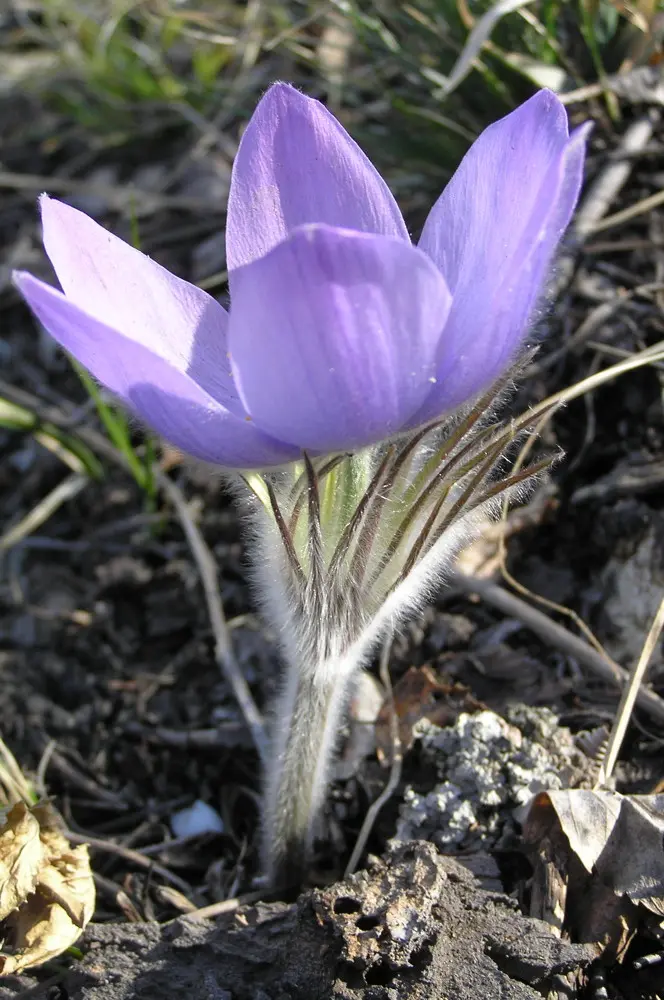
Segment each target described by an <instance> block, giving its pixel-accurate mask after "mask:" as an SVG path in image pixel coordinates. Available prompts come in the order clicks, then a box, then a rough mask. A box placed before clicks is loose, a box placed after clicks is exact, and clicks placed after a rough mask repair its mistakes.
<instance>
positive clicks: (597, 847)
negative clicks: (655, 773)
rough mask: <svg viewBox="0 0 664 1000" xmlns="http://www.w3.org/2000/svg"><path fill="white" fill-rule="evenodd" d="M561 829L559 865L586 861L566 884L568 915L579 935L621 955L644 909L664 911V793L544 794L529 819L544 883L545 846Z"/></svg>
mask: <svg viewBox="0 0 664 1000" xmlns="http://www.w3.org/2000/svg"><path fill="white" fill-rule="evenodd" d="M556 831H557V836H558V837H562V836H563V835H564V837H565V838H566V841H567V852H568V853H567V857H566V858H565V856H564V844H563V843H562V842H559V845H558V848H557V867H558V869H559V870H560V871H561V872H562V873H563V874H564V873H565V872H566V871H567V870H573V862H574V863H576V864H577V865H579V864H580V865H581V866H582V868H580V867H579V869H578V875H577V876H576V877H575V878H574V879H573V880H572V883H571V884H570V886H569V887H568V892H567V896H568V907H567V916H568V917H570V916H571V919H572V920H573V922H574V923H575V924H576V927H577V933H578V934H579V936H580V940H582V941H595V942H597V943H598V944H600V945H601V947H602V949H603V950H609V951H611V952H612V953H613V954H614V955H615V956H616V958H618V960H621V957H622V956H624V954H625V952H626V950H627V947H628V946H629V942H630V940H631V938H632V937H633V935H634V934H635V933H636V930H637V928H638V925H639V923H640V920H641V919H642V917H643V916H644V914H643V910H647V911H650V912H651V913H655V914H657V915H658V916H661V915H662V914H664V853H663V852H662V838H663V836H664V795H631V796H628V795H620V794H619V793H617V792H611V791H606V790H596V791H586V790H583V789H567V790H563V791H552V792H541V793H540V794H539V795H538V796H536V798H535V799H534V800H533V802H532V804H531V807H530V811H529V814H528V817H527V820H526V822H525V824H524V836H525V839H526V841H527V842H528V843H529V845H530V847H531V849H532V852H533V855H534V862H535V866H536V877H537V878H539V879H540V881H541V880H544V882H546V874H547V872H546V870H545V869H546V865H547V864H548V863H549V862H550V861H551V850H550V849H549V848H548V847H547V844H549V843H552V842H553V841H554V840H555V839H556ZM561 844H562V850H561ZM639 908H642V909H641V916H640V915H639Z"/></svg>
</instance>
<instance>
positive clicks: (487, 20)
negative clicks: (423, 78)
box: [444, 0, 533, 97]
mask: <svg viewBox="0 0 664 1000" xmlns="http://www.w3.org/2000/svg"><path fill="white" fill-rule="evenodd" d="M532 2H533V0H498V3H496V4H494V6H493V7H490V8H489V10H488V11H487V12H486V14H483V15H482V17H481V18H480V19H479V21H478V22H477V24H476V25H475V27H474V28H473V30H472V31H471V33H470V35H469V36H468V39H467V41H466V44H465V46H464V48H463V51H462V53H461V55H460V56H459V58H458V60H457V62H456V64H455V65H454V67H453V68H452V72H451V73H450V75H449V77H448V79H447V82H446V84H445V88H444V89H445V97H448V96H449V95H450V94H451V93H452V91H453V90H456V88H457V87H458V86H459V84H460V83H461V82H462V81H463V80H465V78H466V77H467V76H468V74H469V73H470V71H471V70H472V68H473V64H474V62H475V60H476V59H477V57H478V56H479V54H480V52H481V51H482V48H483V46H484V44H485V43H486V42H487V41H488V39H489V37H490V36H491V32H492V31H493V29H494V28H495V26H496V24H497V23H498V22H499V21H500V20H501V18H503V17H505V15H506V14H509V13H511V12H512V11H513V10H518V9H519V7H525V6H526V4H529V3H532Z"/></svg>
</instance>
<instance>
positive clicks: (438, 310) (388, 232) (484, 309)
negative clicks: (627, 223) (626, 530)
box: [15, 84, 587, 468]
mask: <svg viewBox="0 0 664 1000" xmlns="http://www.w3.org/2000/svg"><path fill="white" fill-rule="evenodd" d="M586 135H587V130H586V128H585V127H584V128H581V129H578V130H577V131H576V132H574V133H573V134H572V135H571V136H570V135H569V134H568V128H567V115H566V113H565V109H564V108H563V106H562V104H561V103H560V101H559V100H558V99H557V98H556V97H555V95H554V94H552V93H550V92H549V91H541V92H540V93H538V94H536V95H535V96H534V97H533V98H531V99H530V100H529V101H527V102H526V103H525V104H523V105H522V106H521V107H520V108H517V110H516V111H514V112H512V114H510V115H508V116H507V117H506V118H503V119H502V120H501V121H499V122H497V123H496V124H494V125H492V126H490V127H489V128H488V129H486V131H485V132H483V134H482V135H481V136H480V137H479V139H478V140H477V141H476V142H475V144H474V145H473V146H472V148H471V149H470V151H469V152H468V154H467V155H466V157H465V158H464V160H463V162H462V163H461V166H460V167H459V169H458V170H457V172H456V174H455V175H454V177H453V178H452V180H451V181H450V183H449V184H448V186H447V187H446V189H445V190H444V192H443V194H442V195H441V196H440V198H439V199H438V201H437V202H436V204H435V205H434V207H433V209H432V210H431V213H430V214H429V217H428V219H427V221H426V224H425V226H424V231H423V233H422V237H421V239H420V242H419V245H418V246H413V244H412V243H411V240H410V237H409V235H408V231H407V229H406V226H405V223H404V221H403V218H402V216H401V213H400V211H399V208H398V207H397V204H396V202H395V200H394V198H393V197H392V195H391V194H390V191H389V190H388V188H387V186H386V184H385V182H384V181H383V179H382V178H381V177H380V175H379V174H378V172H377V171H376V170H375V168H374V167H373V166H372V164H371V163H370V162H369V160H368V159H367V157H366V156H365V155H364V153H362V151H361V150H360V148H359V147H358V146H357V145H356V143H355V142H354V141H353V140H352V139H351V138H350V136H349V135H348V134H347V133H346V131H345V130H344V129H343V128H342V126H341V125H340V124H339V122H338V121H337V120H336V119H335V118H334V117H333V116H332V115H331V114H330V113H329V112H328V111H326V109H325V108H324V107H323V106H322V105H321V104H319V103H318V102H317V101H314V100H311V99H309V98H307V97H304V96H303V95H302V94H300V93H299V92H298V91H297V90H295V89H294V88H293V87H290V86H287V85H286V84H275V85H274V86H273V87H271V88H270V90H268V92H267V93H266V95H265V96H264V97H263V99H262V100H261V101H260V103H259V105H258V107H257V109H256V111H255V112H254V115H253V117H252V118H251V120H250V122H249V124H248V126H247V129H246V131H245V133H244V136H243V138H242V142H241V143H240V148H239V151H238V154H237V158H236V160H235V164H234V167H233V177H232V183H231V191H230V196H229V203H228V223H227V230H226V249H227V257H228V267H229V284H230V297H231V310H230V314H229V313H227V312H226V310H225V309H223V308H222V306H221V305H219V303H218V302H216V301H215V300H214V299H213V298H211V297H210V296H209V295H208V294H206V293H205V292H203V291H201V290H200V289H199V288H196V287H195V286H194V285H191V284H189V283H188V282H186V281H183V280H181V279H180V278H176V277H175V276H173V275H172V274H170V273H169V272H168V271H166V270H165V269H164V268H163V267H160V265H158V264H156V263H155V262H154V261H152V260H150V258H149V257H146V256H145V255H144V254H141V253H139V252H138V251H137V250H134V249H132V248H131V247H130V246H128V245H127V244H125V243H123V242H122V241H121V240H119V239H117V238H116V237H115V236H112V235H111V234H110V233H108V232H107V231H106V230H104V229H102V228H101V227H100V226H98V225H97V224H96V223H95V222H93V221H92V220H91V219H89V218H88V217H87V216H85V215H83V214H82V213H81V212H78V211H76V210H75V209H73V208H70V207H68V206H67V205H64V204H62V203H61V202H58V201H54V200H52V199H50V198H48V197H46V196H44V197H43V198H42V202H41V207H42V220H43V227H44V245H45V248H46V252H47V253H48V255H49V257H50V259H51V262H52V263H53V266H54V268H55V271H56V273H57V276H58V279H59V281H60V284H61V286H62V292H60V291H58V290H56V289H55V288H52V287H51V286H49V285H46V284H44V283H43V282H41V281H38V280H37V279H36V278H34V277H32V276H31V275H29V274H26V273H24V272H20V273H17V274H16V276H15V280H16V283H17V285H18V287H19V288H20V290H21V291H22V293H23V295H24V296H25V298H26V299H27V301H28V303H29V304H30V306H31V307H32V309H33V310H34V312H35V313H36V315H37V316H38V318H39V319H40V320H41V322H42V323H43V325H44V326H45V327H46V329H47V330H48V331H49V332H50V333H51V334H52V336H53V337H55V339H56V340H57V341H58V342H59V343H60V344H61V345H62V346H63V347H64V348H65V349H66V350H67V351H69V352H70V353H71V354H73V355H74V357H76V358H77V359H78V360H79V361H80V362H81V363H82V364H83V365H85V366H86V367H87V368H88V369H89V370H90V371H91V372H92V374H93V375H94V376H95V377H96V378H97V379H98V380H99V381H100V382H101V383H102V384H103V385H105V386H106V387H107V388H108V389H110V390H111V391H112V392H113V393H115V394H116V395H117V396H118V397H120V399H122V400H123V401H124V402H125V403H126V404H127V405H128V406H129V407H130V408H131V409H132V410H133V411H134V412H136V413H137V414H139V415H140V416H141V417H142V418H143V419H144V420H145V421H146V423H148V424H150V425H151V426H152V427H153V428H155V430H157V431H158V432H159V433H160V434H162V435H163V436H164V437H166V438H168V439H169V440H170V441H172V442H173V443H174V444H175V445H177V446H179V447H180V448H182V449H183V450H184V451H186V452H189V453H191V454H192V455H195V456H197V457H199V458H202V459H204V460H206V461H210V462H214V463H218V464H220V465H225V466H231V467H238V468H251V467H253V468H259V467H264V466H270V465H276V464H280V463H283V462H287V461H290V460H292V459H295V458H297V457H298V456H299V455H300V454H301V453H302V450H303V449H307V450H309V451H311V452H312V453H324V452H331V451H342V450H350V449H355V448H358V447H361V446H363V445H368V444H372V443H375V442H377V441H380V440H382V439H384V438H388V437H391V436H393V435H395V434H397V433H398V432H400V431H402V430H404V429H406V428H410V427H414V426H417V425H418V424H420V423H423V422H425V421H427V420H430V419H432V418H434V417H436V416H438V415H440V414H442V413H444V412H446V411H449V410H452V409H453V408H454V407H456V406H458V405H459V404H461V403H463V402H464V401H466V400H468V399H470V398H472V397H473V396H475V395H476V394H477V393H478V392H480V391H481V390H483V389H486V388H487V386H488V385H490V383H491V382H492V381H493V380H494V379H495V378H496V377H497V376H498V375H499V374H500V373H501V372H502V371H503V370H504V369H505V367H506V366H507V365H508V364H509V363H510V361H512V359H513V358H514V357H515V355H516V354H517V353H518V350H519V348H520V346H521V344H522V342H523V339H524V337H525V334H526V332H527V329H528V324H529V321H531V319H532V315H533V310H534V308H535V306H536V305H537V302H538V299H539V297H540V295H541V292H542V286H543V282H544V279H545V277H546V272H547V267H548V266H549V264H550V261H551V258H552V255H553V253H554V251H555V249H556V246H557V244H558V242H559V240H560V238H561V236H562V234H563V232H564V230H565V227H566V226H567V224H568V222H569V219H570V216H571V214H572V211H573V209H574V206H575V204H576V200H577V197H578V193H579V187H580V184H581V177H582V170H583V156H584V150H585V138H586Z"/></svg>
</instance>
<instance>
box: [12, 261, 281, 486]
mask: <svg viewBox="0 0 664 1000" xmlns="http://www.w3.org/2000/svg"><path fill="white" fill-rule="evenodd" d="M14 280H15V282H16V285H17V286H18V288H19V289H20V291H21V292H22V293H23V295H24V296H25V298H26V300H27V302H28V304H29V305H30V307H31V309H32V310H33V311H34V313H35V314H36V315H37V317H38V319H39V320H40V322H41V323H42V324H43V325H44V326H45V327H46V329H47V330H48V332H49V333H50V334H51V336H52V337H54V338H55V340H57V341H58V343H59V344H60V345H61V346H62V347H64V349H65V350H66V351H69V352H70V353H71V354H73V356H74V357H75V358H76V359H77V360H78V361H80V362H81V364H82V365H84V366H85V367H86V368H88V369H89V370H90V371H91V372H92V374H93V375H94V376H95V378H97V379H98V380H99V381H100V382H101V383H102V384H103V385H105V386H106V387H107V388H108V389H110V390H111V392H113V393H115V394H116V395H117V396H119V397H120V399H121V400H123V401H124V402H125V403H127V404H128V405H129V406H130V408H131V409H133V410H135V411H136V412H137V413H138V414H139V415H140V416H141V417H142V418H143V419H144V420H145V422H146V423H147V424H149V425H150V426H151V427H153V428H154V429H155V430H156V431H157V432H158V433H159V434H161V435H163V436H164V437H165V438H167V439H168V440H169V441H171V442H172V443H173V444H174V445H176V446H177V447H178V448H181V449H182V451H185V452H188V453H189V454H190V455H194V456H195V457H196V458H200V459H203V461H206V462H214V463H215V464H218V465H226V466H231V467H234V468H259V467H261V466H267V465H278V464H280V463H282V462H286V461H289V460H290V459H292V458H295V457H297V454H298V452H297V450H295V449H293V448H289V447H288V446H287V445H282V444H280V443H279V442H276V441H272V440H270V438H268V437H267V436H266V435H264V434H262V433H261V432H260V431H259V430H257V429H256V428H255V427H254V426H253V424H252V423H251V422H250V421H249V418H246V417H245V418H241V417H236V416H234V415H233V414H231V413H229V412H228V410H226V409H225V408H224V407H223V406H222V405H221V404H220V403H218V402H217V401H216V400H215V399H213V398H212V397H211V396H209V395H208V394H207V393H206V392H205V391H204V390H203V389H202V388H201V387H200V386H199V385H197V384H196V382H194V381H193V380H192V379H191V378H190V377H189V376H188V375H187V374H185V373H184V372H182V371H180V370H178V369H177V368H175V367H173V365H172V364H170V362H168V361H167V360H165V359H164V358H161V357H159V355H157V354H154V353H153V352H152V351H151V350H150V349H149V348H147V347H144V346H143V345H142V344H139V343H138V342H137V341H136V340H132V339H130V338H129V337H127V336H125V335H124V334H123V333H121V332H119V331H118V330H114V329H113V328H112V327H110V326H107V325H106V324H105V323H102V322H101V321H100V320H99V319H97V318H96V317H93V316H91V315H89V314H88V313H85V312H84V311H83V310H82V309H80V308H79V307H78V306H77V305H75V304H74V303H73V302H70V301H69V300H68V299H67V298H66V297H65V296H64V295H63V294H62V292H59V291H58V290H57V289H56V288H52V287H51V286H50V285H46V284H44V283H43V282H42V281H38V280H37V279H36V278H33V276H32V275H31V274H27V273H26V272H24V271H23V272H19V271H17V272H15V274H14Z"/></svg>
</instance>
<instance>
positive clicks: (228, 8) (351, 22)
mask: <svg viewBox="0 0 664 1000" xmlns="http://www.w3.org/2000/svg"><path fill="white" fill-rule="evenodd" d="M483 17H484V20H482V18H483ZM663 19H664V7H663V5H662V2H661V0H633V2H628V0H500V2H499V3H498V4H492V3H489V2H487V0H480V2H476V0H412V2H402V0H375V2H366V0H364V2H357V0H318V2H303V0H249V2H234V0H138V2H136V0H134V2H132V0H105V2H104V0H9V3H8V4H7V2H6V0H5V6H4V11H3V10H2V8H0V66H1V72H0V96H3V97H4V98H7V97H8V96H12V97H20V100H21V102H25V101H27V100H29V101H30V102H31V106H32V107H33V108H34V107H35V106H39V107H40V108H42V109H43V111H44V114H43V115H41V116H40V115H37V116H35V115H34V114H31V115H29V116H28V118H27V120H26V119H25V118H24V117H22V116H21V115H20V114H18V108H19V104H18V103H15V104H14V110H15V112H16V113H17V114H18V117H19V119H20V120H19V121H18V122H13V123H12V125H13V127H12V128H10V127H9V125H8V123H7V122H5V121H3V122H2V125H3V133H2V153H1V158H2V161H3V166H4V167H5V169H9V170H11V165H12V164H11V161H12V159H13V158H15V157H16V156H17V155H18V154H20V149H18V148H17V147H20V145H21V143H23V142H28V144H30V145H32V144H33V143H34V142H37V143H39V144H41V147H40V150H39V152H40V154H41V156H42V157H44V156H45V157H46V159H45V160H42V166H46V167H47V168H48V171H49V173H51V172H54V173H58V174H59V175H60V176H63V169H64V168H63V164H64V163H65V162H66V169H65V173H66V175H67V176H69V177H77V176H79V177H80V176H83V175H86V174H87V173H89V168H90V164H91V162H92V160H93V158H95V160H96V162H97V163H101V162H106V163H110V162H117V160H118V157H119V156H122V155H124V156H125V157H126V162H125V166H126V167H127V168H129V167H130V166H131V165H132V164H133V165H135V164H137V163H140V162H141V159H142V160H143V162H147V161H152V162H154V161H155V159H158V157H159V150H160V148H161V149H162V150H164V149H166V148H168V149H169V152H172V149H173V143H174V142H186V141H187V138H189V140H190V141H193V142H196V143H198V144H199V145H198V149H197V154H196V155H199V154H200V152H201V148H202V150H203V151H207V150H210V149H211V150H214V151H215V152H216V153H217V155H219V154H221V158H222V160H224V159H229V160H230V159H232V153H233V150H234V146H235V144H236V142H237V138H238V130H239V128H240V127H241V124H242V122H243V121H245V120H246V119H247V117H248V116H249V115H250V113H251V111H252V109H253V107H254V105H255V103H256V100H257V98H258V97H259V95H260V94H261V92H262V91H263V90H264V89H265V87H266V86H267V85H268V84H269V83H270V82H271V81H273V80H274V79H278V78H282V79H287V80H289V81H292V82H294V83H296V84H298V85H300V86H301V87H302V88H303V89H305V90H306V91H307V93H309V94H311V95H314V96H317V97H320V98H322V99H324V100H325V101H326V102H327V103H328V104H329V105H330V106H331V107H332V108H333V110H335V111H336V112H337V113H339V114H340V115H341V117H342V119H343V120H344V122H345V124H346V125H347V127H348V128H349V129H350V130H351V132H353V133H354V135H355V136H356V137H357V138H358V139H359V141H360V142H362V143H363V145H364V146H365V147H366V149H367V151H368V152H369V154H370V155H371V156H372V157H373V158H374V159H375V160H376V162H377V165H378V166H379V168H381V169H383V170H384V171H386V172H387V173H388V175H389V178H390V180H391V182H392V184H393V185H394V187H395V189H396V193H397V194H398V195H399V196H400V198H402V200H403V201H405V208H406V210H407V211H410V212H413V213H414V216H415V219H416V221H417V217H418V216H419V215H420V214H421V212H422V211H423V210H424V209H425V207H426V205H427V204H428V203H429V201H430V196H431V192H432V191H436V190H437V189H438V188H439V187H440V185H441V183H442V182H443V181H444V180H445V177H446V176H447V175H449V173H450V171H451V170H453V169H454V167H455V166H456V164H457V163H458V161H459V159H460V157H461V156H462V154H463V152H464V150H465V149H466V148H467V146H468V144H469V143H470V141H472V139H473V137H474V136H475V135H476V134H477V133H478V132H479V131H480V130H481V129H482V127H483V126H485V125H486V124H487V123H488V122H490V121H492V120H494V119H495V118H496V117H499V116H500V115H502V114H504V113H506V112H507V111H508V110H510V108H512V107H514V106H515V105H516V104H517V103H519V102H520V101H522V100H523V99H524V98H526V97H527V96H528V95H529V94H530V93H531V92H532V91H533V89H535V88H536V87H539V86H551V87H552V88H553V89H555V90H557V91H559V92H567V93H569V92H575V91H578V89H579V88H582V87H584V86H586V85H588V84H595V83H599V84H600V85H601V86H602V87H605V83H606V79H607V77H610V75H611V74H615V73H617V72H620V71H625V69H629V68H631V67H633V66H638V65H643V64H645V63H647V62H649V61H650V62H652V61H654V60H657V59H658V58H659V56H660V42H661V38H662V34H663V33H664V32H663V31H662V28H663ZM478 25H479V32H480V35H483V36H484V39H483V42H482V39H481V38H480V39H479V42H480V44H478V45H475V37H476V36H473V35H471V32H473V29H475V32H476V33H477V30H478ZM469 38H470V39H471V44H470V47H468V43H469ZM464 47H466V48H464ZM473 47H474V48H475V49H476V52H475V58H473V54H474V53H473ZM460 60H461V65H460V64H459V61H460ZM459 70H460V72H458V71H459ZM594 96H595V98H597V95H596V94H595V95H594ZM598 103H600V104H601V103H602V102H601V101H598ZM603 108H604V110H605V112H606V115H608V116H609V118H613V119H615V118H616V117H617V115H618V109H617V106H615V104H614V102H613V101H612V100H611V98H610V94H609V91H608V89H606V91H605V100H604V102H603ZM595 111H596V112H597V109H595ZM74 152H76V153H77V154H78V157H79V158H78V159H77V158H76V157H74V160H73V162H72V157H73V155H74ZM21 166H22V167H24V166H25V165H24V164H22V165H21ZM120 179H121V180H123V181H124V182H127V181H128V180H129V179H130V177H129V175H128V173H127V171H126V170H125V172H124V174H123V176H122V178H120ZM143 179H144V180H145V178H143ZM153 180H154V179H153ZM161 181H162V183H161V189H162V191H165V190H169V184H170V187H171V188H172V185H173V183H174V179H173V178H172V177H169V178H162V179H161ZM3 186H5V187H7V186H8V184H7V182H6V181H5V182H4V184H3ZM136 186H137V187H139V188H140V185H138V184H137V185H136ZM153 186H154V184H153ZM64 187H65V188H66V187H67V185H64ZM157 187H159V185H157ZM55 193H58V192H57V191H56V192H55ZM65 193H66V192H65ZM222 200H223V199H222ZM211 207H212V206H211ZM219 207H221V206H219V205H215V206H214V208H215V209H217V208H219Z"/></svg>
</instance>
